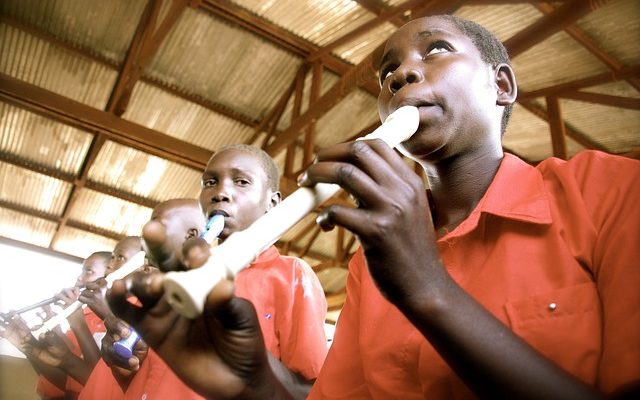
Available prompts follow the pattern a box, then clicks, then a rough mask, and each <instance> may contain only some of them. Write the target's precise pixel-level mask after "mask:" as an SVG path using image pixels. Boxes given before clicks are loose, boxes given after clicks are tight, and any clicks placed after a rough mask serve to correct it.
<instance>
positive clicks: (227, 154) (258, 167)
mask: <svg viewBox="0 0 640 400" xmlns="http://www.w3.org/2000/svg"><path fill="white" fill-rule="evenodd" d="M230 171H238V172H245V173H250V174H254V175H261V176H263V177H266V172H265V171H264V168H263V166H262V161H261V160H260V157H258V155H256V154H252V153H250V152H248V151H244V150H241V149H227V150H223V151H221V152H219V153H216V154H215V155H214V156H213V157H212V158H211V160H209V163H208V164H207V168H206V169H205V171H204V172H205V174H207V173H209V174H210V173H222V172H230Z"/></svg>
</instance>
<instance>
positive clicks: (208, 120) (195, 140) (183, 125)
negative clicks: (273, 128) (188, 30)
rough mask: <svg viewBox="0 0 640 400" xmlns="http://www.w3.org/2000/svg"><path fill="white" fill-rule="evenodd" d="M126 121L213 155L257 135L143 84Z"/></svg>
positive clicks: (208, 111)
mask: <svg viewBox="0 0 640 400" xmlns="http://www.w3.org/2000/svg"><path fill="white" fill-rule="evenodd" d="M123 118H125V119H128V120H131V121H134V122H136V123H138V124H140V125H144V126H146V127H149V128H152V129H155V130H157V131H160V132H164V133H166V134H168V135H170V136H173V137H176V138H178V139H181V140H184V141H186V142H189V143H192V144H195V145H198V146H201V147H204V148H206V149H210V150H212V151H213V150H215V149H217V148H219V147H221V146H222V145H225V144H228V143H244V142H246V141H248V140H249V139H250V138H251V136H252V135H253V131H254V130H253V128H252V127H250V126H247V125H245V124H243V123H241V122H238V121H236V120H232V119H231V118H228V117H225V116H223V115H221V114H217V113H214V112H212V111H210V110H209V109H207V108H205V107H203V106H200V105H198V104H195V103H192V102H189V101H186V100H184V99H182V98H180V97H178V96H175V95H173V94H170V93H167V92H166V91H163V90H160V89H158V88H157V87H154V86H152V85H148V84H145V83H143V82H140V83H138V84H137V85H136V87H135V89H134V91H133V94H132V96H131V102H130V103H129V108H128V109H127V111H126V112H125V113H124V114H123Z"/></svg>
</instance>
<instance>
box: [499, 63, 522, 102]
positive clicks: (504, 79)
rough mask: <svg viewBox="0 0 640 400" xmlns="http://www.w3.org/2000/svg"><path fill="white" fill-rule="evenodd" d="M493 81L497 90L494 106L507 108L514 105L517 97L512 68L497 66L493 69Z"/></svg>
mask: <svg viewBox="0 0 640 400" xmlns="http://www.w3.org/2000/svg"><path fill="white" fill-rule="evenodd" d="M495 80H496V86H497V89H498V96H497V100H496V104H498V105H499V106H508V105H509V104H513V103H515V101H516V97H517V96H518V85H517V84H516V74H515V73H514V72H513V68H511V66H510V65H509V64H498V66H497V67H496V68H495Z"/></svg>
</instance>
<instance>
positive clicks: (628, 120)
mask: <svg viewBox="0 0 640 400" xmlns="http://www.w3.org/2000/svg"><path fill="white" fill-rule="evenodd" d="M560 106H561V107H562V110H563V113H564V117H565V120H566V121H567V122H568V123H569V124H571V125H572V126H574V127H576V128H577V129H579V130H580V131H582V132H585V134H586V135H587V136H588V137H590V138H591V139H592V140H593V141H594V142H596V143H599V144H601V145H603V146H604V147H605V148H606V149H607V150H608V151H610V152H613V153H625V152H628V151H631V150H633V149H634V148H636V147H638V138H639V137H640V111H638V110H626V109H618V108H614V107H609V106H604V105H599V104H590V103H584V102H579V101H573V100H561V101H560ZM614 111H615V113H616V119H617V120H616V122H615V123H612V121H611V115H612V113H613V112H614Z"/></svg>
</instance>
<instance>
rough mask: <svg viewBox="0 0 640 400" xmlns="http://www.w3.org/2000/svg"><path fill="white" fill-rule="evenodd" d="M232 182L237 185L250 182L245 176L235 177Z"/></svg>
mask: <svg viewBox="0 0 640 400" xmlns="http://www.w3.org/2000/svg"><path fill="white" fill-rule="evenodd" d="M234 182H235V183H236V184H237V185H239V186H248V185H250V184H251V181H250V180H248V179H246V178H236V179H235V180H234Z"/></svg>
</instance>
